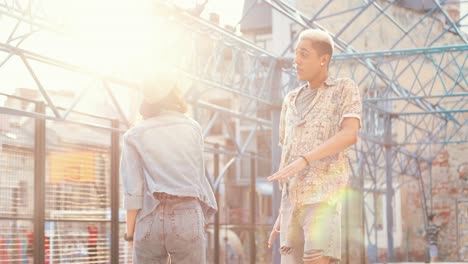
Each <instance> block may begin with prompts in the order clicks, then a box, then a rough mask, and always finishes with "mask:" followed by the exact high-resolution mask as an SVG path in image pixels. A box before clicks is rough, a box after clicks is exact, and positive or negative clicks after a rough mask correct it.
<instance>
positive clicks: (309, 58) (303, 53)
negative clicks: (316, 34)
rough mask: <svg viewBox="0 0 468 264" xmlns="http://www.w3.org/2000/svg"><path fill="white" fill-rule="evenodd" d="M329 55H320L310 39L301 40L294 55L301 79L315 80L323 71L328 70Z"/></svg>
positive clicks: (298, 75)
mask: <svg viewBox="0 0 468 264" xmlns="http://www.w3.org/2000/svg"><path fill="white" fill-rule="evenodd" d="M327 57H328V55H322V56H319V55H318V53H317V51H315V49H314V48H313V47H312V43H311V41H310V40H307V39H304V40H301V41H299V43H298V44H297V47H296V54H295V57H294V63H296V68H297V77H298V78H299V80H301V81H313V80H314V79H315V78H316V77H317V75H318V74H319V73H320V72H321V71H323V70H326V67H327V64H328V61H327ZM321 64H322V65H321Z"/></svg>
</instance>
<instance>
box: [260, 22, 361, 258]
mask: <svg viewBox="0 0 468 264" xmlns="http://www.w3.org/2000/svg"><path fill="white" fill-rule="evenodd" d="M332 55H333V40H332V38H331V37H330V35H329V34H328V33H327V32H325V31H321V30H313V29H309V30H305V31H303V32H302V33H301V35H300V36H299V42H298V44H297V47H296V54H295V64H296V67H297V75H298V78H299V80H301V81H305V82H307V83H306V84H305V85H304V86H302V87H299V88H297V89H295V90H293V91H291V92H290V93H289V94H288V95H287V96H286V97H285V99H284V102H283V107H282V111H281V119H280V145H282V156H281V164H280V169H279V171H278V172H276V173H275V174H273V175H272V176H270V177H269V178H268V179H269V180H270V181H273V180H279V182H280V187H281V189H282V195H281V207H280V214H279V217H278V219H277V220H276V222H275V225H274V228H273V230H272V232H271V234H270V239H269V241H268V243H269V246H271V244H272V243H273V241H274V239H275V238H276V236H277V234H278V233H280V237H281V243H280V244H281V248H280V252H281V254H282V255H281V263H283V264H299V263H309V264H310V263H313V264H328V263H333V262H335V261H339V260H340V258H341V233H340V232H341V230H340V229H341V224H340V223H341V203H340V199H339V198H340V195H341V194H342V193H343V191H344V189H345V187H346V185H347V182H348V177H349V173H350V171H349V170H350V169H349V164H348V154H347V151H346V149H347V148H348V147H349V146H351V145H353V144H355V143H356V141H357V138H358V130H359V128H360V126H361V125H360V120H361V108H362V105H361V98H360V95H359V89H358V87H357V86H356V84H355V83H354V82H353V81H352V80H350V79H348V78H333V77H331V76H329V73H328V65H329V63H330V59H331V57H332Z"/></svg>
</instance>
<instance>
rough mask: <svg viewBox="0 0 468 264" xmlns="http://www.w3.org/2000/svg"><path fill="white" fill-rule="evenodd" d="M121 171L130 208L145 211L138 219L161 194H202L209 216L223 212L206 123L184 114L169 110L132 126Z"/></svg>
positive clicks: (155, 202)
mask: <svg viewBox="0 0 468 264" xmlns="http://www.w3.org/2000/svg"><path fill="white" fill-rule="evenodd" d="M120 174H121V177H122V184H123V190H124V208H125V209H141V211H140V213H139V214H138V217H137V221H139V220H141V219H142V218H144V217H145V216H147V215H149V214H151V213H152V212H153V211H154V209H156V207H157V206H158V204H159V201H158V200H157V199H156V198H154V196H153V193H155V192H164V193H168V194H172V195H178V196H189V197H196V198H198V199H199V200H200V201H201V203H202V207H204V212H205V217H206V218H208V217H210V216H211V215H213V214H214V212H215V211H216V210H217V205H216V200H215V197H214V194H213V190H212V189H211V186H210V184H209V182H208V179H207V178H206V176H205V166H204V161H203V136H202V130H201V127H200V125H199V124H198V123H197V122H196V121H195V120H193V119H191V118H189V117H187V116H186V115H184V114H182V113H178V112H172V111H167V112H163V113H161V114H160V115H158V116H156V117H153V118H149V119H147V120H143V121H142V122H140V123H139V124H137V125H136V126H135V127H133V128H131V129H130V130H128V131H127V132H126V133H125V135H124V136H123V147H122V157H121V162H120Z"/></svg>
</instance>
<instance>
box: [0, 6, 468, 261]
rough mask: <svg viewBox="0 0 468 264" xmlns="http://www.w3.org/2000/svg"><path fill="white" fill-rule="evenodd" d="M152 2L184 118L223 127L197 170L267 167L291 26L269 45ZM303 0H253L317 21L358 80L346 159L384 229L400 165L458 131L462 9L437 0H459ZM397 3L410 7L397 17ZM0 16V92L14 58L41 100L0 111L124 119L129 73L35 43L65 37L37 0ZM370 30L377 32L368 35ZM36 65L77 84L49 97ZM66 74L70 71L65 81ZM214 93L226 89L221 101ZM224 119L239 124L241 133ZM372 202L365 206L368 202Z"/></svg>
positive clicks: (370, 227)
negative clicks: (378, 204)
mask: <svg viewBox="0 0 468 264" xmlns="http://www.w3.org/2000/svg"><path fill="white" fill-rule="evenodd" d="M156 2H157V5H158V8H159V9H160V10H161V9H163V10H164V11H163V12H162V13H164V17H166V18H167V19H168V20H170V21H171V23H173V24H174V25H176V26H177V27H178V30H180V32H183V33H182V34H181V36H183V37H182V39H181V40H179V41H183V43H186V47H187V49H186V50H184V51H183V52H181V63H180V64H179V65H177V66H178V67H179V69H180V70H181V71H182V72H183V75H184V79H185V81H186V84H187V86H188V89H187V90H186V98H187V99H188V101H189V102H190V103H191V105H192V106H193V114H194V116H195V118H196V119H197V120H199V121H200V122H201V123H202V125H203V127H204V133H205V135H206V136H209V135H210V134H211V132H212V131H213V129H215V127H216V126H218V125H219V124H221V126H222V127H223V128H222V130H223V131H225V132H226V133H225V134H227V135H228V138H225V137H224V138H223V139H219V138H213V137H208V142H207V143H208V147H207V150H208V152H209V153H213V154H217V155H222V156H223V157H225V158H223V160H224V161H225V162H224V166H223V167H222V168H219V169H218V170H214V171H212V170H211V168H210V169H209V170H208V174H209V175H210V178H211V180H212V183H213V184H214V187H215V189H218V188H219V186H220V185H221V184H222V183H223V182H224V181H225V180H226V179H225V177H227V176H225V175H227V172H228V170H229V169H230V168H232V167H236V166H237V168H238V169H239V170H242V168H241V165H242V166H244V165H245V164H244V163H242V160H243V159H246V158H247V159H248V160H250V158H254V159H255V160H256V162H257V164H259V162H262V161H266V162H267V163H266V164H269V165H268V166H269V168H268V171H269V172H272V171H274V170H276V169H277V161H278V160H279V153H280V150H279V148H277V147H274V146H275V145H276V142H277V139H278V134H277V133H278V132H277V131H276V130H277V129H276V128H277V125H278V121H279V112H280V106H281V98H282V97H283V96H284V95H285V94H286V92H287V91H289V90H290V89H292V88H295V86H296V85H297V82H296V80H295V76H294V69H293V63H292V59H291V57H290V56H289V57H288V56H287V53H288V50H289V49H290V48H291V46H292V45H294V42H295V40H297V37H298V35H297V34H296V35H294V36H293V39H292V41H291V42H290V44H288V45H286V46H285V47H284V52H282V54H280V55H277V54H274V53H273V52H272V51H267V50H264V49H262V48H259V47H257V46H255V45H254V44H252V43H250V42H249V41H247V40H245V39H244V38H242V37H241V36H239V35H238V34H236V33H235V32H234V31H233V30H231V29H224V28H220V27H219V26H217V25H214V24H212V23H210V22H209V21H207V20H205V19H203V18H200V17H198V16H197V15H198V14H194V13H193V12H191V11H190V10H182V9H180V8H177V7H176V6H174V5H173V4H171V3H170V1H156ZM305 2H307V1H304V3H305ZM314 2H315V3H314V4H313V5H311V6H307V5H306V6H304V7H303V8H304V9H307V10H308V12H307V14H306V12H300V11H298V10H297V9H296V8H295V7H293V6H292V5H290V4H288V3H285V2H283V1H280V0H265V1H264V3H266V4H268V6H269V7H270V8H271V9H272V10H273V12H275V14H280V16H282V17H284V18H286V19H287V20H288V21H289V22H288V23H290V24H295V25H297V26H298V27H300V28H304V29H305V28H319V29H326V30H328V31H329V32H330V33H331V34H332V36H333V38H334V40H335V43H336V49H335V50H337V52H335V53H336V55H335V56H334V61H333V62H332V64H333V65H334V66H333V68H332V71H333V73H335V74H336V75H338V76H349V77H352V79H354V80H355V81H356V82H357V83H358V85H359V86H360V87H362V91H363V93H362V96H363V102H364V114H363V129H362V130H361V135H360V136H361V143H360V144H359V145H358V146H356V147H355V148H354V154H355V155H353V162H352V165H353V173H354V176H355V178H356V179H359V180H360V181H361V187H360V188H356V189H357V190H359V191H361V192H362V193H363V196H364V197H366V196H371V195H373V194H375V193H385V194H386V199H387V201H390V202H388V203H386V204H387V208H386V216H387V222H386V223H387V227H386V228H387V230H392V228H393V207H392V202H391V201H392V199H393V195H394V192H395V190H396V189H398V188H399V187H400V186H401V185H400V184H402V183H401V181H400V178H399V177H400V176H410V177H412V178H414V179H417V180H418V181H420V180H421V178H422V176H421V175H422V174H423V172H424V171H427V170H429V171H430V169H431V164H432V162H433V160H434V159H435V157H436V155H437V154H438V153H439V151H440V150H441V149H443V148H444V147H445V146H446V145H447V144H466V143H467V142H468V131H467V118H466V117H467V111H468V109H467V104H468V100H467V96H468V92H467V87H468V79H467V75H468V74H467V73H468V71H467V69H468V66H467V61H468V44H467V35H466V34H465V33H463V31H462V29H463V28H462V25H465V24H468V23H467V21H468V18H467V17H466V15H465V16H462V17H458V19H456V17H455V18H454V16H452V15H451V14H449V12H448V11H450V10H453V9H452V8H451V7H453V6H457V5H459V4H460V2H463V1H437V0H433V1H432V2H430V3H431V4H430V5H429V6H428V7H426V8H425V9H423V10H419V11H414V10H411V9H406V7H404V6H402V4H401V3H398V2H399V1H396V0H393V1H384V0H369V1H360V0H355V1H331V0H327V1H314ZM447 10H448V11H447ZM404 12H409V13H411V14H412V16H411V17H408V16H407V17H406V18H405V16H404V15H403V13H404ZM382 25H385V29H383V28H382V27H383V26H382ZM0 27H1V28H2V29H4V28H7V27H8V28H9V29H10V30H9V32H8V33H7V34H5V35H0V37H1V39H0V84H1V87H2V88H0V95H2V96H4V97H9V98H15V96H16V97H18V99H26V98H19V97H20V96H18V95H13V94H12V93H11V91H8V90H6V86H8V85H15V83H2V81H1V80H2V79H4V78H3V77H2V76H7V75H9V74H11V72H10V71H9V69H11V68H13V67H19V68H21V69H22V70H23V73H22V74H23V75H22V77H21V78H23V79H24V78H28V79H29V80H30V83H28V84H24V85H30V87H36V88H37V90H38V92H39V94H40V95H41V97H40V98H38V99H37V100H39V101H42V102H44V103H45V105H46V107H47V111H45V112H44V113H43V114H38V113H36V112H35V111H33V110H28V109H19V108H8V107H0V113H2V114H8V115H18V116H28V117H32V118H39V119H42V118H45V119H48V120H54V121H60V122H70V123H85V124H86V125H89V126H93V127H99V128H106V129H109V130H112V131H114V130H115V126H114V127H112V126H111V125H110V124H108V123H105V124H103V123H100V122H97V121H96V120H95V119H94V120H93V121H89V120H90V119H83V118H82V116H86V117H92V118H98V117H99V118H100V117H105V118H110V119H117V120H118V121H119V122H120V123H121V124H124V125H125V126H126V127H129V126H130V125H131V123H132V112H131V111H126V107H127V108H128V105H131V102H130V103H127V105H122V104H121V102H123V101H125V102H128V98H127V97H128V95H129V94H136V93H139V91H138V89H137V87H136V85H135V82H134V81H135V80H123V79H121V78H118V77H117V76H112V75H105V74H100V73H98V72H97V71H95V70H92V69H90V68H87V67H85V66H83V65H80V64H79V63H75V62H74V61H73V60H72V61H69V60H68V58H67V57H66V56H63V54H62V56H60V55H56V54H54V53H53V52H50V51H49V50H47V49H45V50H44V49H42V50H41V49H36V47H35V46H34V44H35V42H34V40H35V39H36V38H35V37H36V36H38V35H39V36H42V35H44V36H46V37H47V36H48V34H53V35H54V36H55V35H58V36H64V35H65V38H66V34H64V33H63V32H62V30H61V28H60V25H59V24H58V25H57V23H56V21H50V20H48V17H47V10H45V9H43V8H42V5H41V2H40V1H32V0H31V1H19V0H12V1H4V2H2V3H0ZM297 32H299V31H297ZM386 32H388V34H385V33H386ZM0 33H1V32H0ZM374 35H378V36H379V38H381V39H383V40H382V41H380V42H379V41H375V39H374V38H375V37H374ZM284 37H285V38H286V37H287V38H289V36H284ZM43 68H50V69H51V70H50V72H53V73H56V74H55V76H57V75H61V76H68V77H69V80H70V81H69V82H68V83H67V81H66V80H65V81H64V83H61V84H60V85H69V86H73V87H74V89H75V91H79V92H78V93H76V94H74V97H73V99H72V100H70V101H67V102H66V103H65V105H60V104H59V103H58V99H57V98H55V97H54V96H55V95H54V93H53V92H51V90H53V89H54V88H56V87H54V85H55V86H56V85H57V84H56V83H54V80H51V79H49V78H52V77H50V76H54V75H53V74H50V72H49V71H43V70H42V69H43ZM23 76H24V77H23ZM76 79H80V81H79V82H75V81H74V80H76ZM21 85H23V84H21ZM3 87H5V88H3ZM4 89H5V90H4ZM90 97H105V98H107V99H106V100H107V101H108V102H107V103H108V105H109V106H110V107H113V109H114V111H112V113H108V114H107V115H106V114H98V113H96V112H92V111H91V112H89V108H86V107H80V106H83V105H82V103H83V102H84V101H85V100H88V99H89V98H90ZM225 98H230V101H229V102H226V101H225V100H224V101H223V99H225ZM61 102H62V103H63V101H61ZM86 109H88V112H86V111H87V110H86ZM207 117H208V118H207ZM83 120H85V121H83ZM235 127H237V128H238V127H244V128H246V129H245V131H244V132H245V133H241V132H239V130H238V129H235ZM119 131H120V130H119ZM259 135H262V136H263V137H265V135H266V136H267V138H266V139H265V140H264V142H263V143H260V142H259V140H258V136H259ZM270 161H271V163H270ZM248 171H249V170H248ZM266 173H267V172H266ZM254 174H257V175H258V174H259V173H255V172H254ZM260 174H261V173H260ZM261 176H267V175H262V174H261ZM241 180H242V179H241ZM403 184H404V183H403ZM421 187H422V188H421V192H422V194H423V200H424V201H423V203H424V204H425V208H426V210H427V211H430V210H431V208H430V207H431V205H430V202H429V201H430V200H431V199H430V195H431V192H430V190H425V188H424V185H423V184H422V183H421ZM275 195H276V194H274V196H275ZM274 198H275V197H274ZM276 198H277V197H276ZM363 200H365V199H363ZM426 203H429V204H427V205H426ZM275 205H276V204H275ZM367 206H368V207H373V206H374V205H367ZM276 207H277V206H275V208H276ZM374 209H375V208H371V210H370V211H371V212H374V213H375V210H374ZM275 210H276V209H274V210H273V211H275ZM372 219H374V220H372V221H373V222H367V221H366V228H365V232H366V241H367V243H369V244H373V245H374V246H375V247H377V243H378V242H377V239H376V238H374V237H376V233H377V223H376V222H375V221H376V220H375V219H376V217H373V218H372ZM252 224H255V219H254V220H253V222H252ZM387 247H388V257H389V260H392V259H393V257H394V251H393V235H392V232H388V238H387Z"/></svg>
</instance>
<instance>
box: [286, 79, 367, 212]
mask: <svg viewBox="0 0 468 264" xmlns="http://www.w3.org/2000/svg"><path fill="white" fill-rule="evenodd" d="M301 89H307V85H305V86H302V87H299V88H297V89H295V90H293V91H291V92H290V93H289V94H288V95H287V96H286V97H285V99H284V102H283V107H282V111H281V118H280V128H279V129H280V131H279V132H280V133H279V134H280V135H279V136H280V145H281V146H282V149H283V151H282V155H281V165H280V167H283V166H285V165H287V164H289V163H291V162H293V161H294V160H296V159H298V158H299V157H300V156H301V155H305V154H306V153H308V152H310V151H312V150H313V149H315V148H317V147H318V146H320V145H321V144H322V143H323V142H325V141H326V140H328V139H329V138H331V137H332V136H334V135H335V134H336V133H337V132H338V131H339V130H340V127H341V123H342V122H343V119H344V118H348V117H349V118H357V119H359V120H361V111H362V103H361V97H360V94H359V89H358V87H357V85H356V84H355V83H354V81H352V80H351V79H348V78H340V79H335V78H333V77H329V78H327V80H326V81H325V82H324V84H323V85H322V86H321V87H320V88H318V91H317V94H316V96H315V98H314V99H313V101H312V103H311V105H310V106H309V107H310V109H308V110H306V111H304V113H306V114H305V115H304V116H301V115H300V113H298V111H297V109H296V103H295V102H296V98H297V96H298V94H299V92H300V91H301ZM349 173H350V167H349V162H348V152H347V150H345V151H342V152H340V153H337V154H335V155H332V156H328V157H326V158H323V159H321V160H316V161H311V162H310V166H308V167H306V168H305V169H304V170H302V171H301V172H299V173H298V174H296V175H294V176H293V177H291V178H289V179H288V180H286V182H282V186H283V187H284V186H286V188H287V189H285V191H287V192H288V193H289V199H290V202H291V203H292V204H293V205H294V206H295V207H299V206H301V205H304V204H313V203H319V202H328V203H330V204H333V203H335V202H336V201H338V199H339V196H340V191H342V190H343V189H344V187H345V186H346V185H347V182H348V178H349Z"/></svg>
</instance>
